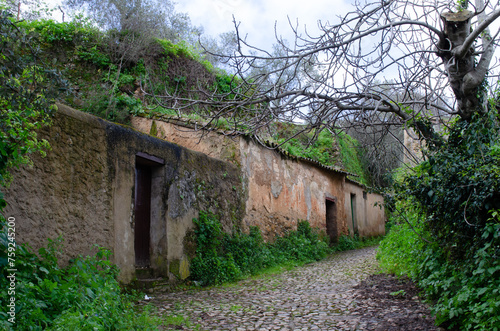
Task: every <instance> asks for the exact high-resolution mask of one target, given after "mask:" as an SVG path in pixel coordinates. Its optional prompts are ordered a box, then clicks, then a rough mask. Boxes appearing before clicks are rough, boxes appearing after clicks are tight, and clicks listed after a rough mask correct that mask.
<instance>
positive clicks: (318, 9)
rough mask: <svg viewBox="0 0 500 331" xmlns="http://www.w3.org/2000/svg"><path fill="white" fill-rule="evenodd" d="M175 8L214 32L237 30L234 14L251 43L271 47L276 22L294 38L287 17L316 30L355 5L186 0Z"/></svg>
mask: <svg viewBox="0 0 500 331" xmlns="http://www.w3.org/2000/svg"><path fill="white" fill-rule="evenodd" d="M175 8H176V11H177V12H184V13H187V14H188V15H189V17H190V18H191V22H192V23H193V25H195V26H198V25H202V26H203V27H204V29H205V34H207V35H211V36H217V35H219V34H220V33H222V32H227V31H234V25H233V22H232V20H233V18H232V17H233V15H234V17H235V19H236V21H237V22H240V32H241V33H243V34H244V35H247V40H248V41H249V42H250V44H252V45H256V46H259V47H266V48H268V47H269V46H270V45H272V43H273V41H274V25H275V23H276V26H277V30H278V33H279V34H281V35H283V36H284V37H285V38H286V37H289V38H291V35H290V31H291V29H290V27H289V24H288V18H287V17H289V18H290V20H291V21H292V22H294V24H295V23H296V22H297V20H298V22H299V25H300V27H302V28H303V27H304V25H306V26H307V29H308V31H309V30H311V31H313V30H314V29H315V28H316V26H317V21H318V20H321V21H323V22H326V21H330V22H335V21H336V17H337V16H339V15H340V16H343V15H344V14H345V13H346V12H348V11H349V10H351V9H352V5H351V0H305V1H304V0H182V1H177V4H176V7H175Z"/></svg>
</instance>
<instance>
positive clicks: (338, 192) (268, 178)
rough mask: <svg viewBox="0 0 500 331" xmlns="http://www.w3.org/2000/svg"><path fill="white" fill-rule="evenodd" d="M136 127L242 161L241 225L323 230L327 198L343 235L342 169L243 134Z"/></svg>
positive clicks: (277, 231) (138, 123) (276, 231)
mask: <svg viewBox="0 0 500 331" xmlns="http://www.w3.org/2000/svg"><path fill="white" fill-rule="evenodd" d="M132 125H133V126H134V128H136V129H138V130H140V131H142V132H148V133H151V134H155V135H157V136H158V137H161V138H163V139H166V140H168V141H172V142H175V143H177V144H179V145H182V146H184V147H188V148H190V149H193V150H196V151H199V152H202V153H206V154H209V155H210V156H212V157H215V158H218V159H220V160H226V161H229V162H231V163H233V164H236V165H238V166H240V168H241V176H242V178H243V179H244V181H245V182H246V183H248V186H247V195H248V199H247V201H246V211H247V213H246V216H245V218H244V222H243V224H242V225H243V229H244V230H247V229H248V227H249V226H259V228H260V229H261V231H262V234H263V235H264V237H265V238H266V239H272V238H273V237H274V236H276V235H282V234H284V233H285V232H286V231H287V230H294V229H296V227H297V223H298V221H299V220H308V221H309V223H310V224H311V226H313V227H317V228H320V229H323V230H326V199H327V198H328V199H330V200H335V201H336V203H335V204H336V207H337V208H336V214H337V215H336V223H337V226H336V231H337V236H338V235H341V234H347V233H348V230H347V223H346V214H345V209H344V207H345V202H344V199H345V195H344V178H345V175H344V174H343V173H338V172H335V171H331V170H325V169H322V168H320V167H318V166H317V165H313V164H311V163H308V162H305V161H302V160H292V159H289V158H286V157H285V156H283V155H281V154H280V153H278V152H277V151H275V150H270V149H267V148H264V147H262V146H261V145H258V144H256V143H254V142H252V141H251V140H249V139H248V138H245V137H227V136H224V135H221V134H218V133H216V132H201V131H193V129H190V128H187V127H183V126H179V125H176V124H173V123H167V122H163V121H159V120H152V119H148V118H140V117H136V118H134V119H133V120H132Z"/></svg>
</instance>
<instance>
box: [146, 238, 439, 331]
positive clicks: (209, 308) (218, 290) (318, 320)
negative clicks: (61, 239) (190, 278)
mask: <svg viewBox="0 0 500 331" xmlns="http://www.w3.org/2000/svg"><path fill="white" fill-rule="evenodd" d="M375 254H376V248H375V247H370V248H365V249H360V250H354V251H347V252H343V253H339V254H336V255H334V256H332V257H330V258H329V259H327V260H323V261H320V262H315V263H311V264H307V265H305V266H303V267H299V268H295V269H293V270H290V271H285V272H283V273H281V274H279V275H267V276H263V277H261V278H258V279H248V280H244V281H240V282H238V283H236V284H230V285H226V286H219V287H213V288H209V289H202V290H197V291H184V292H174V293H158V292H155V293H154V294H152V297H153V298H152V300H151V302H152V303H154V304H155V305H156V306H157V307H158V308H159V310H160V313H162V314H168V315H177V316H179V317H180V316H182V317H184V318H185V319H186V320H188V321H189V322H188V323H184V324H182V325H168V326H167V329H177V330H437V328H436V327H434V326H432V319H431V318H430V317H429V316H430V313H429V311H428V309H427V308H426V307H425V305H423V304H422V303H420V302H419V301H418V298H417V297H416V296H414V297H411V298H409V299H408V300H405V301H402V300H399V301H398V299H397V297H396V295H394V294H392V295H386V297H387V298H384V297H380V298H377V299H375V298H371V297H370V296H366V293H368V292H370V291H368V292H367V291H365V292H363V293H364V294H361V292H360V289H359V284H360V282H361V281H363V280H366V279H367V278H368V277H369V276H370V275H372V274H375V273H377V271H378V263H377V261H376V259H375ZM393 281H394V280H393ZM365 283H366V284H365V285H364V286H365V289H366V288H367V289H368V290H370V289H372V287H373V289H375V291H377V285H376V284H375V283H373V284H372V283H370V281H365ZM356 285H358V286H357V287H358V288H355V286H356ZM400 293H404V292H402V291H400ZM393 301H394V302H395V304H393V303H392V302H393ZM410 321H413V322H415V323H416V324H413V326H412V324H409V323H407V322H410Z"/></svg>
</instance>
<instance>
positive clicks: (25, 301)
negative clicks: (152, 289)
mask: <svg viewBox="0 0 500 331" xmlns="http://www.w3.org/2000/svg"><path fill="white" fill-rule="evenodd" d="M4 225H5V220H2V226H3V227H2V231H1V232H0V248H1V256H0V268H1V274H2V277H0V286H2V288H3V289H8V288H9V286H10V285H9V283H10V281H11V280H12V279H11V278H7V276H9V275H10V273H9V271H8V269H10V267H9V266H8V263H7V252H13V250H10V249H9V245H8V243H9V242H11V241H10V240H9V238H8V233H7V226H4ZM61 245H62V244H61V240H56V241H50V240H49V244H48V246H47V247H46V248H42V249H40V250H39V252H38V255H37V254H34V253H33V252H32V250H31V249H30V248H29V246H26V245H17V247H16V249H15V261H16V263H15V269H16V270H17V271H16V272H15V284H16V285H15V295H9V296H7V295H4V296H2V297H1V298H0V304H1V308H0V316H1V319H0V325H1V327H2V329H4V330H11V329H12V330H14V329H15V330H125V329H128V330H131V329H133V330H137V329H144V330H157V329H158V326H159V325H160V324H161V321H160V320H159V319H158V318H155V317H153V315H152V314H151V312H150V311H149V309H146V310H143V311H142V312H138V311H136V308H134V304H133V300H134V299H136V297H135V296H133V295H131V294H124V293H122V290H121V289H120V286H119V283H118V281H117V280H116V276H117V274H118V268H117V267H116V266H115V265H113V264H111V262H110V252H109V251H107V250H105V249H103V248H98V251H97V253H96V254H95V255H93V256H87V257H78V258H76V259H74V260H72V261H71V263H70V264H69V265H68V266H67V267H65V268H61V267H59V263H58V262H59V261H58V252H60V249H61ZM9 256H10V255H9ZM11 297H14V298H15V312H16V314H15V319H13V320H12V319H11V321H14V322H15V323H10V322H9V319H10V318H12V317H13V316H11V315H9V314H8V313H9V312H10V308H9V306H8V304H10V303H11V302H10V298H11Z"/></svg>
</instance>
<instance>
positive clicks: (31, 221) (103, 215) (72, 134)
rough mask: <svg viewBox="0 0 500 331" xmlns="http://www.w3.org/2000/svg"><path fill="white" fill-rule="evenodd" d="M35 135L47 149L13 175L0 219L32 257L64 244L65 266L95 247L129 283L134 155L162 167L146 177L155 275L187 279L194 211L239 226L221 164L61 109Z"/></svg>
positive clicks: (237, 201) (237, 182)
mask: <svg viewBox="0 0 500 331" xmlns="http://www.w3.org/2000/svg"><path fill="white" fill-rule="evenodd" d="M40 134H41V136H42V137H46V138H47V139H48V140H49V143H50V144H51V146H52V150H51V151H50V152H49V153H48V155H47V157H46V158H43V159H42V158H40V157H35V159H34V166H33V167H32V168H29V167H22V168H21V169H19V170H18V171H14V174H13V175H14V180H13V184H12V186H11V187H10V188H9V189H8V190H7V192H6V197H7V202H8V204H9V205H8V207H7V209H6V214H7V215H9V216H14V217H16V220H17V224H16V225H17V228H16V230H17V239H18V240H19V242H28V243H30V244H31V245H32V246H33V248H35V249H37V248H39V247H41V246H42V245H44V244H45V241H46V238H54V237H57V236H59V235H62V236H63V238H64V239H65V243H66V244H65V248H64V251H63V259H65V260H67V259H68V258H70V257H72V256H75V255H77V254H88V253H89V252H90V250H91V245H92V244H99V245H100V246H104V247H107V248H109V249H111V250H112V251H113V253H114V259H115V261H114V262H115V263H116V264H117V265H118V266H119V267H120V269H121V273H120V279H121V280H122V281H124V282H129V281H131V280H132V279H133V277H134V274H135V253H134V215H133V214H134V213H133V204H134V186H135V179H134V178H135V163H136V155H137V153H139V152H142V153H146V154H147V155H151V156H155V157H157V158H161V159H163V160H164V161H165V165H164V166H161V167H155V168H154V169H153V184H152V193H153V194H152V195H153V196H152V198H151V248H150V253H151V267H152V269H153V271H154V273H155V274H156V275H161V276H164V277H170V278H172V279H173V278H175V277H181V278H183V277H186V276H187V275H186V273H185V272H182V271H183V270H184V271H185V269H186V268H185V266H186V261H187V254H188V252H187V250H186V247H187V246H186V245H187V244H188V243H186V235H187V234H189V232H190V231H191V229H192V219H193V217H197V215H198V211H199V210H207V211H212V212H214V213H216V214H218V215H219V217H220V219H221V221H222V222H223V226H224V227H225V228H226V229H229V228H231V227H232V226H233V225H234V224H235V223H236V224H237V222H238V221H239V220H241V219H242V218H243V215H244V208H245V205H244V199H245V195H244V188H243V183H242V181H241V178H240V177H241V176H240V171H239V169H238V168H237V167H235V166H234V165H231V164H229V163H227V162H222V161H220V160H216V159H213V158H210V157H208V156H206V155H204V154H202V153H197V152H194V151H190V150H188V149H186V148H183V147H180V146H178V145H176V144H173V143H169V142H166V141H164V140H160V139H157V138H155V137H152V136H148V135H145V134H143V133H140V132H137V131H134V130H132V129H130V128H127V127H124V126H120V125H117V124H113V123H110V122H106V121H103V120H100V119H98V118H96V117H94V116H91V115H88V114H84V113H81V112H78V111H75V110H73V109H70V108H68V107H65V106H59V111H58V112H57V114H56V117H55V119H54V124H53V125H52V127H50V128H48V129H45V130H44V131H43V132H41V133H40ZM182 266H184V268H183V267H182ZM181 269H183V270H181ZM181 274H182V275H181Z"/></svg>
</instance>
